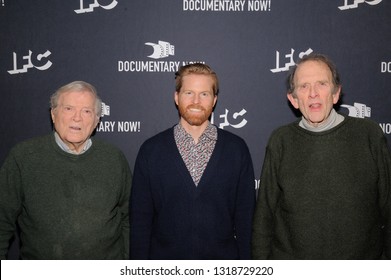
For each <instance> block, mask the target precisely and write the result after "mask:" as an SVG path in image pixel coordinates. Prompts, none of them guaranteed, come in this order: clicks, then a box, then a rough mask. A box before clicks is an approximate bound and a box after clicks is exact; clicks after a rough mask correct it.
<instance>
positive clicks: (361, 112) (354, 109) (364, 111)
mask: <svg viewBox="0 0 391 280" xmlns="http://www.w3.org/2000/svg"><path fill="white" fill-rule="evenodd" d="M341 107H342V108H347V109H348V111H349V114H348V115H349V116H351V117H355V118H362V119H363V118H370V117H371V107H368V106H367V105H365V104H362V103H357V102H354V103H353V105H348V104H342V105H341ZM379 125H380V128H381V129H382V130H383V133H384V134H391V123H379Z"/></svg>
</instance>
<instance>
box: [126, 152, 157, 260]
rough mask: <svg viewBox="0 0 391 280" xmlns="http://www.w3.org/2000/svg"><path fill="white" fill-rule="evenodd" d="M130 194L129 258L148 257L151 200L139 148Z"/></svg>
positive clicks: (145, 164) (142, 154) (146, 172)
mask: <svg viewBox="0 0 391 280" xmlns="http://www.w3.org/2000/svg"><path fill="white" fill-rule="evenodd" d="M133 175H134V176H133V183H132V191H131V195H130V197H131V198H130V227H131V230H130V232H131V233H130V258H131V259H136V260H143V259H149V257H150V256H149V249H150V242H151V232H152V221H153V215H154V210H153V200H152V194H151V190H150V184H149V177H148V166H147V158H146V155H145V153H144V149H143V147H141V148H140V151H139V154H138V156H137V159H136V163H135V167H134V174H133Z"/></svg>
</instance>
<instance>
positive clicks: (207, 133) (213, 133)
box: [174, 122, 217, 142]
mask: <svg viewBox="0 0 391 280" xmlns="http://www.w3.org/2000/svg"><path fill="white" fill-rule="evenodd" d="M174 134H175V136H177V137H186V138H190V139H193V138H192V137H191V135H190V134H189V133H187V131H186V130H185V129H184V128H183V126H182V125H181V123H178V124H177V125H176V126H175V127H174ZM204 139H205V140H206V139H209V140H212V141H217V128H216V126H214V125H213V124H211V123H210V122H209V123H208V126H207V127H206V128H205V130H204V132H203V133H202V134H201V136H200V142H201V141H203V140H204Z"/></svg>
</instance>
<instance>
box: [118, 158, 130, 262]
mask: <svg viewBox="0 0 391 280" xmlns="http://www.w3.org/2000/svg"><path fill="white" fill-rule="evenodd" d="M122 162H123V171H122V172H123V174H122V182H123V183H122V194H121V197H120V201H119V207H120V210H121V225H122V238H123V240H124V259H129V249H130V244H129V236H130V226H129V199H130V198H129V197H130V188H131V184H132V173H131V171H130V168H129V164H128V162H127V160H126V158H125V156H124V155H122Z"/></svg>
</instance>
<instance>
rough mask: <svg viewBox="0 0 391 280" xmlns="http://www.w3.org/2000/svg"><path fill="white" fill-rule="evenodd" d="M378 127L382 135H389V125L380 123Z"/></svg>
mask: <svg viewBox="0 0 391 280" xmlns="http://www.w3.org/2000/svg"><path fill="white" fill-rule="evenodd" d="M379 125H380V127H381V129H382V130H383V133H384V134H391V123H380V124H379Z"/></svg>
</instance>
